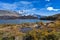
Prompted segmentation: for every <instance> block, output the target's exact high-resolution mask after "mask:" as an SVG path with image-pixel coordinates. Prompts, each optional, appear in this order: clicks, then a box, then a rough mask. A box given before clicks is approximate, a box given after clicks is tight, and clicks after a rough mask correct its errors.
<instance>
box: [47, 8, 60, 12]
mask: <svg viewBox="0 0 60 40" xmlns="http://www.w3.org/2000/svg"><path fill="white" fill-rule="evenodd" d="M47 10H49V11H59V10H60V9H54V8H53V7H47Z"/></svg>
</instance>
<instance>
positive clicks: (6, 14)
mask: <svg viewBox="0 0 60 40" xmlns="http://www.w3.org/2000/svg"><path fill="white" fill-rule="evenodd" d="M0 19H38V17H37V15H36V16H33V15H27V16H26V15H24V16H22V14H19V13H17V12H15V11H7V10H0Z"/></svg>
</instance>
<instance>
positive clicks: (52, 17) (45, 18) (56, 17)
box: [40, 13, 60, 20]
mask: <svg viewBox="0 0 60 40" xmlns="http://www.w3.org/2000/svg"><path fill="white" fill-rule="evenodd" d="M40 19H41V20H56V19H60V13H58V14H55V15H52V16H44V17H41V18H40Z"/></svg>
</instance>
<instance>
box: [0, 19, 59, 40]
mask: <svg viewBox="0 0 60 40" xmlns="http://www.w3.org/2000/svg"><path fill="white" fill-rule="evenodd" d="M59 34H60V20H57V21H54V22H49V23H42V22H36V23H23V24H0V40H44V39H45V40H46V39H47V40H60V35H59ZM49 37H51V38H49Z"/></svg>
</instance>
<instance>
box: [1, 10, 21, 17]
mask: <svg viewBox="0 0 60 40" xmlns="http://www.w3.org/2000/svg"><path fill="white" fill-rule="evenodd" d="M0 16H15V17H18V16H20V15H19V13H17V12H15V11H7V10H0Z"/></svg>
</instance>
